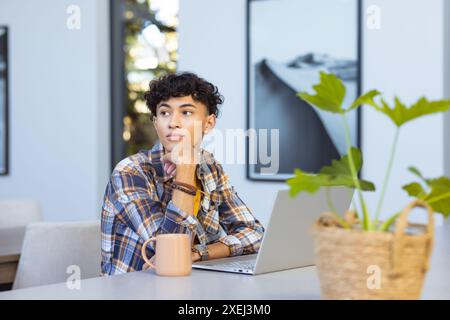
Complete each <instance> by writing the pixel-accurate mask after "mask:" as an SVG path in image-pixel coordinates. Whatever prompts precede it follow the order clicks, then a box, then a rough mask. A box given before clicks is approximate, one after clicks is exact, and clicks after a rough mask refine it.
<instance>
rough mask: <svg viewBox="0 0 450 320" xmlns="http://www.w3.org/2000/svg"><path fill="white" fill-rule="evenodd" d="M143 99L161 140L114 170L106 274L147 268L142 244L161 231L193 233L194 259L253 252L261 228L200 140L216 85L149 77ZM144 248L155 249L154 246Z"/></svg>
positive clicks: (214, 112) (104, 227)
mask: <svg viewBox="0 0 450 320" xmlns="http://www.w3.org/2000/svg"><path fill="white" fill-rule="evenodd" d="M145 99H146V103H147V106H148V108H149V109H150V111H151V116H152V119H153V124H154V126H155V129H156V132H157V134H158V138H159V141H157V142H156V143H155V145H154V146H153V148H152V149H151V150H141V151H139V152H138V153H137V154H134V155H132V156H130V157H128V158H126V159H124V160H122V161H120V162H119V163H118V164H117V166H116V167H115V168H114V170H113V172H112V174H111V179H110V181H109V183H108V185H107V187H106V191H105V195H104V199H103V206H102V219H101V231H102V262H101V272H102V275H114V274H121V273H125V272H131V271H137V270H145V269H146V267H147V266H146V264H145V262H144V260H143V258H142V256H141V248H142V245H143V243H144V242H145V241H146V240H148V239H149V238H151V237H152V236H155V235H157V234H163V233H187V234H190V235H191V237H192V241H193V242H192V260H193V261H198V260H207V259H217V258H224V257H228V256H237V255H243V254H252V253H256V252H257V251H258V250H259V246H260V243H261V240H262V236H263V233H264V228H263V226H262V225H261V223H260V222H259V221H258V220H257V219H256V218H255V217H254V216H253V214H252V213H251V211H250V209H249V208H248V207H247V206H246V205H245V203H244V202H243V201H242V199H241V198H240V197H239V196H238V194H237V192H236V191H235V189H234V187H233V186H232V185H231V184H230V181H229V180H228V176H227V175H226V174H225V172H224V171H223V168H222V166H221V165H220V164H219V163H218V162H217V161H216V160H215V159H214V157H213V155H212V154H211V153H209V152H207V151H206V150H204V149H203V148H201V146H200V145H201V142H202V140H203V137H204V135H205V134H207V133H208V132H210V131H211V130H212V129H213V128H214V126H215V124H216V119H217V116H218V114H219V105H221V104H222V103H223V97H222V96H221V95H220V93H219V92H218V89H217V87H216V86H214V85H213V84H211V83H209V82H208V81H206V80H204V79H202V78H200V77H198V76H197V75H195V74H193V73H187V72H185V73H178V74H169V75H166V76H163V77H161V78H159V79H156V80H153V81H151V82H150V86H149V90H148V91H147V92H146V93H145ZM173 183H175V188H173V186H174V184H173ZM177 185H181V186H182V188H177V187H176V186H177ZM183 186H184V187H183ZM145 250H146V251H147V255H148V256H149V257H151V256H153V255H154V253H155V252H154V248H153V247H152V246H151V245H148V247H147V248H146V249H145Z"/></svg>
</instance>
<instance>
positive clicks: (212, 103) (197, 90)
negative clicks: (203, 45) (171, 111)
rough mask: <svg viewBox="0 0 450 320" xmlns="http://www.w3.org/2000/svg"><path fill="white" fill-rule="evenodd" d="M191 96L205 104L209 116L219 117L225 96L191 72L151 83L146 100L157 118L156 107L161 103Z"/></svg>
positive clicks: (168, 76) (169, 76)
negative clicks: (173, 98) (174, 98)
mask: <svg viewBox="0 0 450 320" xmlns="http://www.w3.org/2000/svg"><path fill="white" fill-rule="evenodd" d="M189 95H190V96H192V99H194V100H195V101H199V102H201V103H203V104H204V105H205V106H206V107H207V109H208V113H209V114H214V115H216V117H218V116H219V106H220V105H221V104H222V103H223V100H224V99H223V96H222V95H221V94H220V93H219V90H218V89H217V87H216V86H215V85H213V84H212V83H210V82H208V81H206V80H205V79H202V78H200V77H199V76H197V75H196V74H194V73H191V72H181V73H170V74H167V75H164V76H161V77H159V78H157V79H154V80H152V81H150V84H149V90H148V91H146V92H145V93H144V98H145V101H146V104H147V107H148V108H149V109H150V111H151V113H152V115H153V116H156V107H157V106H158V104H159V103H160V102H161V101H165V100H168V99H170V98H172V97H186V96H189Z"/></svg>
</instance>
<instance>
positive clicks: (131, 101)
mask: <svg viewBox="0 0 450 320" xmlns="http://www.w3.org/2000/svg"><path fill="white" fill-rule="evenodd" d="M177 26H178V0H111V72H112V74H111V79H112V80H111V81H112V83H111V92H112V95H111V99H112V100H111V103H112V119H111V120H112V127H111V129H112V130H111V135H112V166H113V167H114V166H115V165H116V164H117V162H119V161H120V160H122V159H123V158H125V157H127V156H129V155H131V154H134V153H136V152H138V151H139V150H140V149H149V148H151V146H152V145H153V144H154V143H155V141H156V140H157V135H156V132H155V130H154V127H153V124H152V121H151V114H150V111H149V110H148V108H147V106H146V104H145V100H144V98H143V94H144V92H145V91H146V90H147V89H148V84H149V81H150V80H152V79H154V78H155V77H159V76H161V75H164V74H167V73H170V72H175V71H176V67H177V60H178V57H177V50H178V38H177Z"/></svg>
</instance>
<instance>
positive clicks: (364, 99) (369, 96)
mask: <svg viewBox="0 0 450 320" xmlns="http://www.w3.org/2000/svg"><path fill="white" fill-rule="evenodd" d="M380 94H381V93H380V92H379V91H378V90H371V91H369V92H366V93H364V94H363V95H361V96H359V98H358V99H356V100H355V101H354V102H353V103H352V105H351V106H350V108H348V109H347V111H351V110H353V109H355V108H358V107H359V106H361V105H363V104H368V105H370V106H372V107H378V106H377V104H376V103H375V101H374V100H373V99H374V98H375V97H377V96H379V95H380Z"/></svg>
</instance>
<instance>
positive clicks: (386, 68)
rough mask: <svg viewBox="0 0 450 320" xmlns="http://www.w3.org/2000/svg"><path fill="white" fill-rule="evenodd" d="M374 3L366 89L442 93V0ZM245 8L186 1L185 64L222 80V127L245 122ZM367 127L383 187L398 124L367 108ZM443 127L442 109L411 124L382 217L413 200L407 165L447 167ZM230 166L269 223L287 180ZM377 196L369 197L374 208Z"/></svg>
mask: <svg viewBox="0 0 450 320" xmlns="http://www.w3.org/2000/svg"><path fill="white" fill-rule="evenodd" d="M372 4H376V5H379V6H380V8H381V9H382V25H381V26H382V28H381V29H380V30H376V31H375V30H369V29H367V28H365V27H364V28H363V38H364V41H363V51H364V54H363V90H369V89H372V88H377V89H379V90H381V91H383V92H384V93H385V94H386V97H389V98H391V97H392V95H394V94H397V95H399V96H400V97H401V98H402V99H403V100H404V101H405V102H408V103H410V102H413V101H414V100H415V99H417V98H418V97H419V96H420V95H426V96H427V97H428V98H433V99H434V98H436V99H437V98H442V97H443V94H444V91H443V79H444V75H443V64H444V56H443V49H444V45H443V43H444V41H443V30H444V19H443V14H442V12H443V0H395V1H392V0H371V1H367V0H366V1H364V4H363V6H364V7H366V6H368V5H372ZM245 9H246V0H239V1H223V0H189V1H183V0H181V1H180V27H179V36H180V51H179V55H180V62H179V69H180V70H190V71H194V72H197V73H199V74H200V75H201V76H204V77H205V78H207V79H209V80H210V81H212V82H213V83H215V84H216V85H217V86H218V87H219V89H220V91H221V92H222V94H223V95H224V96H225V100H226V102H225V105H224V106H223V109H222V117H221V118H219V121H218V129H219V130H224V129H226V128H243V129H245V128H246V51H245V50H246V34H245V30H246V10H245ZM318 23H326V22H324V21H318ZM362 130H363V135H362V143H363V153H364V155H365V167H364V168H365V169H364V171H363V175H364V177H365V178H367V179H371V180H373V181H374V182H375V183H376V184H377V186H378V188H381V182H382V175H383V172H384V169H385V166H386V163H387V159H388V158H387V157H388V150H389V148H390V140H391V138H392V134H393V126H392V125H391V124H390V123H389V122H388V121H387V120H386V119H384V118H383V117H382V116H380V115H378V114H376V113H374V112H371V110H367V109H365V112H364V115H363V122H362ZM443 132H444V127H443V116H442V115H439V116H430V117H428V118H426V119H423V120H419V121H417V122H416V123H413V124H409V125H407V126H405V128H404V130H403V131H402V134H401V138H400V143H399V148H398V151H397V159H396V161H395V164H394V168H393V175H392V178H393V179H392V180H391V181H392V183H391V186H390V188H389V189H388V192H387V194H386V200H385V204H384V206H383V212H384V213H385V214H383V215H382V217H385V216H386V213H393V212H395V211H397V210H398V209H400V208H402V207H403V206H405V205H406V204H407V202H408V201H409V199H408V198H407V197H406V195H405V193H404V191H403V190H401V188H400V187H401V185H403V184H404V183H406V182H409V181H410V180H411V178H412V176H411V175H410V174H409V173H408V172H407V170H406V168H407V167H408V166H410V165H415V166H417V167H418V168H420V169H421V170H422V171H423V172H424V174H426V175H427V176H435V175H440V174H443V171H444V152H443V145H444V140H443V139H444V138H443ZM224 168H225V170H226V171H227V172H228V174H229V176H230V178H231V181H232V183H233V184H234V185H235V187H236V189H237V191H238V192H239V193H240V194H241V195H242V197H243V198H244V199H245V201H246V202H247V204H248V205H249V206H250V208H252V209H253V212H254V214H255V215H256V216H257V217H259V218H260V219H261V221H262V222H263V223H266V222H267V219H268V216H269V214H270V212H271V209H272V204H273V201H274V197H275V190H278V189H282V188H286V185H285V184H283V183H267V182H252V181H249V180H247V179H246V175H245V166H244V165H227V164H225V165H224ZM376 200H377V199H376V198H375V197H368V203H369V207H370V208H372V210H373V211H374V210H375V207H376ZM419 220H421V217H420V218H419Z"/></svg>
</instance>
